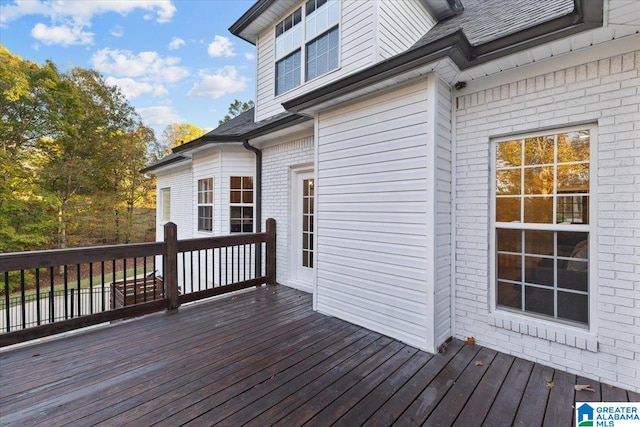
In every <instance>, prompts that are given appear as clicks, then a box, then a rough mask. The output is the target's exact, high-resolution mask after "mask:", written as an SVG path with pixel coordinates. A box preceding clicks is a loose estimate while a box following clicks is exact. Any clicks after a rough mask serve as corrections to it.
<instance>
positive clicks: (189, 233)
mask: <svg viewBox="0 0 640 427" xmlns="http://www.w3.org/2000/svg"><path fill="white" fill-rule="evenodd" d="M156 188H157V189H158V191H157V196H156V197H157V198H158V203H157V204H156V205H157V207H156V240H157V241H162V240H164V224H165V223H166V221H162V212H161V209H162V205H161V203H160V197H161V195H160V189H161V188H170V189H171V218H170V221H171V222H173V223H174V224H176V225H177V227H178V239H190V238H191V237H193V207H192V200H191V194H192V193H193V176H192V173H191V165H190V164H189V165H185V166H181V167H176V168H172V169H169V170H166V171H160V172H158V173H157V176H156Z"/></svg>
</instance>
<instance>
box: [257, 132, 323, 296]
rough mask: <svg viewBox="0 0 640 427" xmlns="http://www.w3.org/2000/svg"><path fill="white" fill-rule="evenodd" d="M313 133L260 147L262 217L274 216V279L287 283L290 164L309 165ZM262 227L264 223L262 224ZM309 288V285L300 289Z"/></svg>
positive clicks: (311, 157) (288, 283) (288, 282)
mask: <svg viewBox="0 0 640 427" xmlns="http://www.w3.org/2000/svg"><path fill="white" fill-rule="evenodd" d="M313 153H314V151H313V136H308V137H304V138H299V139H295V140H293V141H289V142H285V143H283V144H278V145H275V146H272V147H268V148H265V149H264V150H263V151H262V177H263V178H262V180H263V181H262V219H263V223H264V221H266V219H267V218H274V219H275V220H276V227H277V228H276V231H277V238H276V240H277V243H276V245H277V246H276V250H277V253H278V256H277V266H276V268H277V276H278V277H277V280H278V283H282V284H287V285H291V284H292V283H290V281H289V279H290V275H289V269H290V266H289V262H290V260H289V246H290V243H289V241H288V238H289V211H290V207H289V203H290V192H291V182H290V180H291V168H292V167H296V166H299V165H313V159H314V155H313ZM263 229H264V224H263ZM303 290H305V291H308V292H311V289H303Z"/></svg>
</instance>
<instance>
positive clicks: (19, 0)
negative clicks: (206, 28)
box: [0, 0, 176, 24]
mask: <svg viewBox="0 0 640 427" xmlns="http://www.w3.org/2000/svg"><path fill="white" fill-rule="evenodd" d="M136 9H142V10H144V11H148V12H150V13H151V14H150V16H152V17H155V18H156V21H157V22H160V23H164V22H169V21H171V18H173V15H174V14H175V13H176V7H175V6H174V5H173V2H172V1H171V0H126V1H123V0H92V1H67V0H15V2H14V3H12V4H5V5H2V6H0V23H2V24H6V23H8V22H11V21H14V20H16V19H19V18H21V17H23V16H27V15H44V16H47V17H49V18H51V19H52V21H56V22H61V21H64V20H65V19H71V20H73V21H75V22H83V23H85V24H88V23H89V22H90V21H91V19H92V18H93V17H94V16H96V15H100V14H103V13H108V12H116V13H119V14H121V15H126V14H128V13H129V12H131V11H133V10H136Z"/></svg>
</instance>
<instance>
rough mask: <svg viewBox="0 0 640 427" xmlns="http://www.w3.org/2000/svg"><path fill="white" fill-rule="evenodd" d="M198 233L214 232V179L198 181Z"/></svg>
mask: <svg viewBox="0 0 640 427" xmlns="http://www.w3.org/2000/svg"><path fill="white" fill-rule="evenodd" d="M198 231H207V232H212V231H213V178H204V179H199V180H198Z"/></svg>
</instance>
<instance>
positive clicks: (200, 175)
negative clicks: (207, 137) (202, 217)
mask: <svg viewBox="0 0 640 427" xmlns="http://www.w3.org/2000/svg"><path fill="white" fill-rule="evenodd" d="M220 157H221V153H220V150H219V149H215V150H207V151H201V152H200V153H196V154H194V155H193V191H192V192H191V206H193V219H192V223H193V237H208V236H211V235H215V236H217V235H220V234H222V227H221V221H220V212H221V209H220V198H221V194H222V180H221V179H220V168H221V163H220ZM206 178H213V232H204V231H198V180H200V179H206Z"/></svg>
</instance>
